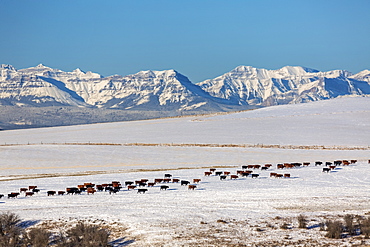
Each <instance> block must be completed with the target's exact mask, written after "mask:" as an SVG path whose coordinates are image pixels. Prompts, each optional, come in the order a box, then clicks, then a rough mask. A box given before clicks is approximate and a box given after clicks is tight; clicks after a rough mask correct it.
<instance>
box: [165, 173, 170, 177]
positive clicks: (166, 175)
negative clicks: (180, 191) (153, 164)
mask: <svg viewBox="0 0 370 247" xmlns="http://www.w3.org/2000/svg"><path fill="white" fill-rule="evenodd" d="M164 177H165V178H172V174H168V173H166V174H164Z"/></svg>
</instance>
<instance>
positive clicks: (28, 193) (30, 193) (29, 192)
mask: <svg viewBox="0 0 370 247" xmlns="http://www.w3.org/2000/svg"><path fill="white" fill-rule="evenodd" d="M33 194H35V193H33V192H31V191H28V192H26V196H33Z"/></svg>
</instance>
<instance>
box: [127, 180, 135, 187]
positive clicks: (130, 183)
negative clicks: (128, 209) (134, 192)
mask: <svg viewBox="0 0 370 247" xmlns="http://www.w3.org/2000/svg"><path fill="white" fill-rule="evenodd" d="M133 183H134V182H132V181H126V182H125V186H128V185H132V184H133Z"/></svg>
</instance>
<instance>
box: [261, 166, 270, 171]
mask: <svg viewBox="0 0 370 247" xmlns="http://www.w3.org/2000/svg"><path fill="white" fill-rule="evenodd" d="M268 169H269V168H268V167H267V166H263V167H261V170H265V171H266V170H268Z"/></svg>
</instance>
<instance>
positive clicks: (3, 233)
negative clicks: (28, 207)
mask: <svg viewBox="0 0 370 247" xmlns="http://www.w3.org/2000/svg"><path fill="white" fill-rule="evenodd" d="M19 223H21V219H20V218H19V216H18V215H16V214H14V213H10V212H6V213H2V214H0V247H16V246H20V245H21V243H22V239H21V236H22V233H23V229H22V228H21V227H20V226H19Z"/></svg>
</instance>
